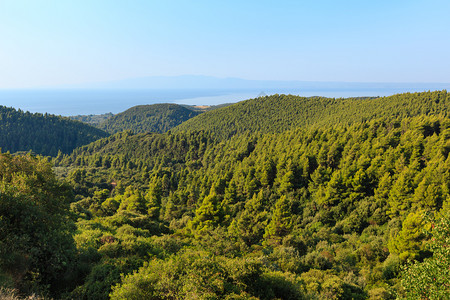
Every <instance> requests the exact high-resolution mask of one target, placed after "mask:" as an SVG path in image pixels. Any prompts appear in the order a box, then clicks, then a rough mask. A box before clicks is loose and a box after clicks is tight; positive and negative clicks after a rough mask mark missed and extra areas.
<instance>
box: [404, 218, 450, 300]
mask: <svg viewBox="0 0 450 300" xmlns="http://www.w3.org/2000/svg"><path fill="white" fill-rule="evenodd" d="M431 235H432V237H431V239H430V241H429V243H428V249H429V250H430V251H431V252H432V256H431V257H429V258H425V259H424V260H423V261H422V262H418V261H416V262H414V264H411V265H409V266H407V267H406V268H405V269H404V270H403V272H402V282H401V283H402V287H403V292H404V298H405V299H430V300H432V299H433V300H434V299H449V298H450V269H449V266H450V247H449V245H450V216H449V215H448V214H447V215H445V216H440V217H438V220H437V221H436V222H433V223H432V229H431Z"/></svg>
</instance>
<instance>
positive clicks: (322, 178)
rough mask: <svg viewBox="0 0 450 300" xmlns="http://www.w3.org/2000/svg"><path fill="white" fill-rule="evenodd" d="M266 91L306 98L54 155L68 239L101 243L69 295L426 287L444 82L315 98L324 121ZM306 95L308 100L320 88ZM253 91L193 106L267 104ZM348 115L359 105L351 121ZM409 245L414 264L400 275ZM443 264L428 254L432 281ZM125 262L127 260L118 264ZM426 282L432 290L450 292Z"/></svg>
mask: <svg viewBox="0 0 450 300" xmlns="http://www.w3.org/2000/svg"><path fill="white" fill-rule="evenodd" d="M273 99H277V100H278V101H275V102H276V103H277V105H278V108H281V107H285V108H287V107H291V108H292V107H296V106H295V105H296V101H297V100H298V98H297V97H291V96H276V97H275V98H269V97H268V98H264V99H261V100H262V101H261V103H264V104H266V105H267V106H264V107H266V108H264V109H262V108H261V107H260V109H259V110H256V111H255V112H254V111H252V109H250V108H249V110H248V111H247V112H248V115H255V114H256V115H259V116H261V115H264V116H266V119H264V118H261V119H258V120H262V119H264V122H263V123H264V124H266V125H263V126H261V127H258V128H259V131H258V130H256V131H255V132H249V130H238V131H236V133H241V134H235V135H233V136H231V137H229V138H226V139H225V138H224V136H225V135H224V134H223V132H225V133H226V134H227V135H232V134H230V131H228V128H227V127H225V128H223V131H219V130H218V127H216V128H217V130H206V131H202V130H200V131H195V130H194V131H187V132H185V131H181V132H174V131H172V132H171V133H166V134H157V133H146V134H132V133H131V132H122V133H118V134H116V135H114V136H111V137H108V138H106V139H102V140H99V141H96V142H94V143H92V144H90V145H87V146H83V147H81V148H78V149H76V150H75V151H74V152H73V153H72V154H71V155H67V156H65V157H59V158H58V159H56V160H55V164H56V165H57V168H56V171H57V172H58V174H61V175H62V176H65V177H66V180H67V181H68V182H70V184H71V185H72V186H73V188H74V191H75V194H76V195H77V196H76V198H77V199H78V201H77V202H75V203H73V205H72V211H73V212H74V213H76V214H77V215H78V217H79V218H80V219H79V221H78V228H79V233H78V234H77V235H76V236H75V240H76V241H77V243H78V246H79V247H81V248H83V247H88V246H90V247H94V248H95V249H97V250H96V251H97V253H99V254H100V255H101V257H102V259H101V260H100V261H99V262H98V263H97V264H96V265H95V267H94V268H93V269H92V272H91V273H89V274H88V275H87V277H86V279H85V281H84V283H83V284H82V285H80V286H79V287H78V288H77V289H76V290H74V292H73V293H72V297H75V298H95V297H98V299H106V298H107V297H108V295H109V296H110V297H111V298H112V299H127V298H132V297H136V298H139V297H144V295H145V296H146V297H148V296H149V295H152V296H153V297H156V298H158V297H159V296H161V295H165V294H167V293H170V294H173V295H177V296H176V297H175V298H176V299H183V298H186V297H188V295H189V297H190V296H192V297H198V298H201V297H203V296H205V295H213V296H214V297H218V298H225V297H226V296H227V297H231V295H235V296H233V297H237V296H239V297H241V298H245V297H247V298H248V297H250V296H251V297H255V298H256V299H274V298H281V299H322V298H323V299H324V298H330V297H331V298H335V299H369V298H370V299H378V298H381V299H395V298H396V297H403V296H405V297H409V298H411V297H412V298H414V295H418V294H414V293H419V292H417V291H419V289H418V288H416V287H414V286H417V282H419V281H420V279H418V278H425V277H420V276H418V274H419V273H420V272H424V271H422V270H423V269H424V268H429V267H428V266H424V267H421V266H420V264H421V263H420V262H421V261H424V262H430V263H429V264H431V263H432V260H430V259H433V257H432V256H431V255H432V253H433V251H437V250H433V251H430V250H429V249H437V248H436V246H430V245H432V243H433V240H432V239H430V235H429V233H427V232H425V231H423V229H426V228H430V226H431V225H432V224H435V223H436V224H437V223H438V222H441V223H442V222H444V221H443V220H445V219H442V216H445V215H448V214H449V213H450V211H449V209H450V202H449V199H450V183H449V182H450V179H449V178H450V175H449V172H448V170H449V169H450V168H449V161H450V158H449V153H450V145H449V143H450V142H449V137H450V121H449V119H448V118H447V116H446V115H447V103H448V102H447V93H446V92H445V91H444V92H433V93H420V94H404V95H396V96H392V97H386V98H379V99H356V98H355V99H351V100H346V99H344V100H342V99H341V100H329V101H331V102H330V103H331V104H327V105H324V108H323V111H322V113H321V114H322V115H325V113H324V111H326V110H327V109H328V111H333V112H334V113H330V115H329V116H328V121H327V120H323V119H324V118H325V117H323V118H322V117H320V118H319V117H318V115H319V114H317V113H314V112H311V115H314V116H315V118H310V119H309V120H302V121H298V122H297V123H293V124H297V125H296V126H299V127H301V128H294V129H289V128H291V126H293V125H291V124H292V123H288V122H287V121H286V120H285V119H282V118H279V116H280V114H281V115H283V116H291V115H292V114H290V113H289V111H290V110H288V109H285V110H284V111H283V112H280V113H278V114H274V111H276V110H274V109H273V106H271V105H268V104H270V103H272V104H273V103H274V101H273ZM301 99H303V100H304V101H305V103H310V104H311V105H310V107H311V106H314V107H320V105H322V104H323V103H324V102H323V101H325V99H314V98H311V99H307V98H301ZM257 100H258V99H256V100H250V101H244V102H243V103H238V104H236V105H233V106H231V107H229V108H224V109H219V110H217V111H213V112H212V113H204V114H203V115H201V116H198V117H196V118H195V119H192V121H198V120H202V119H201V118H203V117H204V116H207V115H208V114H209V115H212V116H217V119H216V120H220V119H226V118H227V116H228V113H229V112H230V111H229V109H232V108H233V109H235V110H234V111H233V112H237V111H238V110H237V108H240V107H242V106H243V105H250V104H252V105H256V106H255V107H259V106H257V104H259V103H257ZM333 101H334V102H333ZM339 101H353V102H354V103H357V104H358V105H359V106H358V105H355V107H354V109H353V110H354V111H355V112H358V114H357V115H350V112H348V111H346V110H344V109H337V108H336V107H337V106H338V105H341V104H340V103H335V102H339ZM371 101H373V102H371ZM376 101H378V102H376ZM317 103H318V104H317ZM388 103H390V104H389V105H388ZM369 104H370V105H369ZM348 105H349V104H348ZM383 105H384V107H383ZM268 107H270V108H268ZM339 107H341V106H339ZM367 107H371V108H372V110H371V111H370V112H368V111H367V109H368V108H367ZM348 108H349V107H348ZM292 110H293V109H291V111H292ZM219 112H220V114H221V117H220V118H219V117H218V113H219ZM216 114H217V115H216ZM297 114H298V115H299V114H300V112H298V113H297ZM236 115H237V114H236ZM273 115H275V118H272V119H270V118H269V117H270V116H272V117H273ZM344 115H349V116H351V117H349V118H348V119H347V120H345V122H344V119H340V118H343V116H344ZM361 115H362V116H361ZM243 119H244V120H246V118H245V117H244V118H243ZM292 119H294V120H295V118H292ZM207 120H210V119H208V118H207ZM331 120H341V121H339V122H334V123H333V122H331ZM236 121H237V119H236ZM313 121H315V122H313ZM188 122H191V121H188ZM320 122H322V123H320ZM319 123H320V124H322V125H321V126H317V125H318V124H319ZM238 124H240V123H238ZM255 124H256V123H255ZM270 124H273V125H274V126H272V127H271V126H270ZM298 124H310V126H300V125H298ZM180 127H181V126H180ZM178 129H179V128H178ZM444 223H445V222H444ZM443 226H444V227H443V228H445V226H446V225H443ZM98 228H102V229H101V230H100V231H99V229H98ZM445 232H447V233H448V234H450V232H448V231H445V229H444V234H446V233H445ZM438 234H441V235H442V234H443V233H442V231H441V232H440V233H439V232H438ZM99 239H100V240H104V239H110V240H111V241H113V242H112V243H111V244H105V243H98V242H96V241H98V240H99ZM442 245H443V244H442ZM442 245H441V246H440V247H441V248H439V249H442V247H443V246H442ZM444 246H445V245H444ZM433 247H435V248H433ZM142 249H152V250H151V251H150V252H149V251H148V250H147V251H143V250H142ZM444 252H445V251H444ZM444 255H445V254H444ZM424 259H425V260H424ZM448 259H450V257H449V258H448ZM414 260H417V261H418V262H417V267H416V268H415V269H411V270H410V273H407V274H406V273H405V274H406V275H404V276H406V277H404V278H406V279H405V280H406V281H402V276H403V275H402V274H403V271H402V269H403V268H404V267H405V266H407V264H408V261H414ZM436 260H440V261H441V260H442V259H441V258H436ZM124 262H126V263H124ZM187 265H188V266H189V267H186V266H187ZM444 265H445V264H444ZM442 266H443V264H440V265H438V266H434V267H433V268H434V270H435V272H436V274H438V276H439V280H440V281H436V282H443V281H445V280H447V279H448V277H445V276H446V275H445V272H444V273H442V272H443V271H442V270H443V269H442V268H444V269H445V266H444V267H442ZM120 272H122V273H125V274H129V275H128V276H126V277H124V278H121V277H119V276H113V274H117V273H120ZM214 274H221V275H220V276H219V277H215V276H216V275H214ZM236 274H241V275H236ZM99 276H100V277H99ZM217 276H218V275H217ZM94 278H95V280H96V281H98V280H99V278H102V279H101V281H102V282H103V284H102V285H101V286H100V285H99V284H97V283H96V281H94ZM250 278H251V279H250ZM408 278H409V279H408ZM408 280H409V281H408ZM423 280H425V279H423ZM198 282H202V284H201V285H198V284H196V283H198ZM430 284H431V285H434V286H436V287H437V289H438V290H439V293H440V294H439V295H448V294H449V293H450V290H449V289H444V290H442V288H441V287H438V285H437V283H433V282H431V283H430ZM420 285H421V284H419V286H420ZM219 286H220V288H219ZM281 287H283V288H281ZM413 287H414V288H413ZM211 291H212V292H211ZM414 291H416V292H414ZM420 293H423V290H420ZM425 293H427V292H425ZM158 295H159V296H158ZM288 295H290V296H288ZM411 295H413V296H411ZM421 295H422V294H421Z"/></svg>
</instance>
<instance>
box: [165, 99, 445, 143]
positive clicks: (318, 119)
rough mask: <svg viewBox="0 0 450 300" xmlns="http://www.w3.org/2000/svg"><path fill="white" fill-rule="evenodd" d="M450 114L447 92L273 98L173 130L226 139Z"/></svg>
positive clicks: (224, 110) (231, 108) (237, 106)
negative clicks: (210, 133)
mask: <svg viewBox="0 0 450 300" xmlns="http://www.w3.org/2000/svg"><path fill="white" fill-rule="evenodd" d="M449 111H450V94H448V93H447V91H437V92H423V93H407V94H399V95H393V96H389V97H381V98H346V99H334V98H321V97H310V98H305V97H299V96H292V95H272V96H266V97H259V98H256V99H251V100H247V101H241V102H239V103H237V104H234V105H231V106H228V107H224V108H221V109H217V110H214V111H211V112H208V113H205V114H202V115H199V116H197V117H195V118H193V119H191V120H188V121H186V122H184V123H183V124H181V125H179V126H178V127H176V128H175V129H174V131H177V132H180V131H191V130H207V131H213V132H215V133H217V134H218V135H219V136H220V137H222V138H227V137H230V136H232V135H234V134H239V133H243V132H256V131H258V132H264V133H271V132H283V131H284V130H287V129H293V128H299V127H303V128H304V127H315V128H319V127H321V126H329V125H334V124H344V125H345V124H351V123H354V122H362V121H365V120H370V119H372V118H381V117H387V118H393V117H401V118H402V117H411V116H416V115H422V114H441V115H443V116H447V115H448V113H449Z"/></svg>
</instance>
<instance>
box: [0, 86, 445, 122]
mask: <svg viewBox="0 0 450 300" xmlns="http://www.w3.org/2000/svg"><path fill="white" fill-rule="evenodd" d="M442 89H450V84H428V85H427V84H420V85H413V84H398V85H393V84H347V85H345V86H342V85H338V84H335V85H334V86H333V85H332V84H330V85H329V86H324V85H316V86H310V87H302V88H299V89H266V90H256V89H246V90H242V89H241V90H198V89H195V90H194V89H190V90H81V89H80V90H69V89H59V90H43V89H39V90H38V89H36V90H0V105H3V106H7V107H14V108H16V109H22V110H23V111H30V112H40V113H51V114H57V115H63V116H71V115H89V114H102V113H107V112H112V113H119V112H122V111H124V110H126V109H128V108H130V107H132V106H135V105H142V104H155V103H177V104H189V105H217V104H222V103H233V102H238V101H241V100H245V99H251V98H255V97H258V96H260V95H261V94H262V93H264V94H266V95H271V94H276V93H278V94H292V95H300V96H306V97H309V96H324V97H332V98H346V97H363V96H389V95H393V94H397V93H405V92H422V91H428V90H442Z"/></svg>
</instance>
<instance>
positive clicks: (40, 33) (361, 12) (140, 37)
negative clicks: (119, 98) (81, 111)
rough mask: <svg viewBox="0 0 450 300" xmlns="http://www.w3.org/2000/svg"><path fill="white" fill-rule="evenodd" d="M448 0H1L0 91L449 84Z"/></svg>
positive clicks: (449, 33)
mask: <svg viewBox="0 0 450 300" xmlns="http://www.w3.org/2000/svg"><path fill="white" fill-rule="evenodd" d="M449 12H450V1H448V0H440V1H434V0H423V1H418V0H378V1H368V0H367V1H366V0H348V1H346V0H341V1H337V0H327V1H325V0H323V1H320V0H310V1H301V0H297V1H283V0H278V1H274V0H271V1H265V0H257V1H253V0H239V1H234V0H221V1H211V0H208V1H203V0H200V1H198V0H190V1H181V0H180V1H176V0H168V1H163V0H158V1H152V0H130V1H124V0H120V1H119V0H89V1H88V0H73V1H70V0H53V1H44V0H0V88H21V87H39V86H53V85H55V86H56V85H63V84H77V83H84V82H96V81H108V80H116V79H124V78H132V77H143V76H166V75H169V76H170V75H183V74H196V75H210V76H217V77H238V78H245V79H270V80H304V81H353V82H450V71H449V70H450V18H449Z"/></svg>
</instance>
